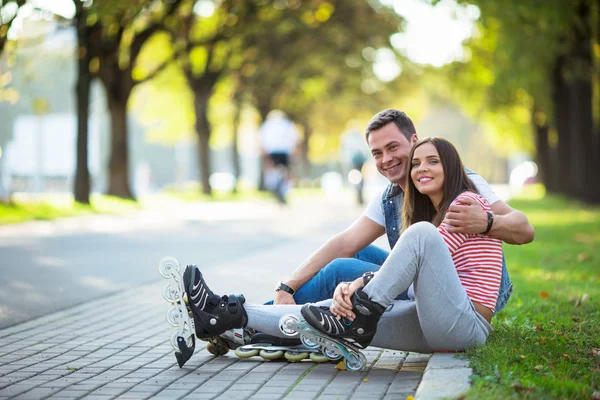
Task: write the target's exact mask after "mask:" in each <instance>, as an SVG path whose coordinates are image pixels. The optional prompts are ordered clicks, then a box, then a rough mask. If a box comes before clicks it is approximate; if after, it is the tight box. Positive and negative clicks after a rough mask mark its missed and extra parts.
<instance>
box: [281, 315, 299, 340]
mask: <svg viewBox="0 0 600 400" xmlns="http://www.w3.org/2000/svg"><path fill="white" fill-rule="evenodd" d="M294 322H296V323H297V322H300V319H298V317H296V316H295V315H284V316H283V317H281V318H280V319H279V330H280V331H281V332H282V333H283V334H284V335H286V336H296V334H297V333H298V331H296V330H295V329H293V328H292V327H291V326H290V325H291V324H293V323H294Z"/></svg>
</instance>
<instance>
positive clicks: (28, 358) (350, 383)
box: [0, 282, 430, 400]
mask: <svg viewBox="0 0 600 400" xmlns="http://www.w3.org/2000/svg"><path fill="white" fill-rule="evenodd" d="M163 286H164V282H161V283H160V284H148V285H143V286H140V287H137V288H133V289H128V290H126V291H124V292H121V293H119V294H116V295H112V296H109V297H105V298H102V299H99V300H94V301H90V302H87V303H84V304H81V305H79V306H75V307H72V308H70V309H67V310H63V311H60V312H56V313H53V314H50V315H47V316H44V317H42V318H38V319H34V320H31V321H28V322H26V323H22V324H19V325H15V326H12V327H10V328H7V329H4V330H0V400H4V399H13V398H15V399H45V398H52V399H77V398H85V399H102V400H108V399H150V398H151V399H247V398H248V399H280V398H285V399H315V398H318V399H345V398H352V399H363V398H364V399H405V398H406V397H407V396H414V395H415V393H416V391H417V388H418V386H419V383H420V382H421V379H422V376H423V371H424V369H425V367H426V366H427V362H428V359H429V357H430V356H429V355H423V354H407V353H404V352H400V351H390V350H382V349H377V348H369V349H368V350H367V351H366V352H365V354H366V356H367V358H368V360H369V364H368V367H367V368H366V369H365V370H364V371H361V372H350V371H340V370H338V369H336V364H335V363H324V364H314V363H312V362H299V363H289V362H287V361H264V360H263V359H261V358H258V357H254V358H250V359H239V358H237V357H236V356H235V355H233V354H228V355H226V356H223V357H214V356H212V355H211V354H210V353H208V352H207V351H206V349H204V346H203V342H198V343H197V345H196V347H197V348H196V354H194V356H193V357H192V358H191V359H190V360H189V361H188V363H187V364H186V365H185V366H184V368H181V369H180V368H179V367H178V366H177V364H176V361H175V357H174V356H173V350H172V348H171V346H170V344H169V343H168V339H169V336H170V334H171V332H172V331H173V328H171V327H170V326H169V325H168V324H167V323H166V321H165V312H166V310H167V309H168V304H167V303H166V302H164V301H163V299H162V298H161V296H160V293H161V290H162V288H163Z"/></svg>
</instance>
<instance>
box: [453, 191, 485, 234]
mask: <svg viewBox="0 0 600 400" xmlns="http://www.w3.org/2000/svg"><path fill="white" fill-rule="evenodd" d="M443 222H444V223H446V224H447V225H448V227H447V230H448V232H450V233H465V234H467V235H477V234H480V233H482V232H485V229H486V228H487V223H488V217H487V213H486V212H485V211H484V210H483V209H482V208H481V206H479V204H477V202H476V201H475V200H473V199H470V198H464V199H461V200H460V203H459V204H455V205H452V206H450V207H449V208H448V213H446V217H445V218H444V221H443Z"/></svg>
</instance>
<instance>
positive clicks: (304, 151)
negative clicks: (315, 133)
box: [300, 121, 312, 176]
mask: <svg viewBox="0 0 600 400" xmlns="http://www.w3.org/2000/svg"><path fill="white" fill-rule="evenodd" d="M300 125H302V130H303V131H304V139H303V140H302V143H300V153H301V160H302V169H301V171H302V173H303V175H304V176H310V161H309V159H308V151H309V150H310V149H309V141H310V135H311V133H312V131H311V129H310V124H309V123H308V122H307V121H301V122H300Z"/></svg>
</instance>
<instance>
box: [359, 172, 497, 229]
mask: <svg viewBox="0 0 600 400" xmlns="http://www.w3.org/2000/svg"><path fill="white" fill-rule="evenodd" d="M469 179H471V182H473V184H474V185H475V187H476V188H477V190H479V194H481V195H482V196H483V197H485V199H486V200H487V202H488V204H489V205H492V204H494V203H495V202H497V201H499V200H500V197H498V195H497V194H496V193H494V191H493V190H492V188H490V185H489V184H488V183H487V182H486V181H485V179H483V178H482V177H481V176H479V175H477V174H469ZM386 190H387V186H386V187H384V188H383V189H382V190H381V191H380V192H379V193H378V194H377V195H376V196H375V197H373V199H372V200H371V202H370V203H369V205H368V206H367V209H366V210H365V212H364V213H363V215H364V216H366V217H367V218H369V219H370V220H371V221H373V222H375V223H377V224H379V225H381V226H383V227H384V228H385V214H384V212H383V204H382V202H381V198H382V197H383V193H384V192H385V191H386ZM398 212H400V210H398Z"/></svg>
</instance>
